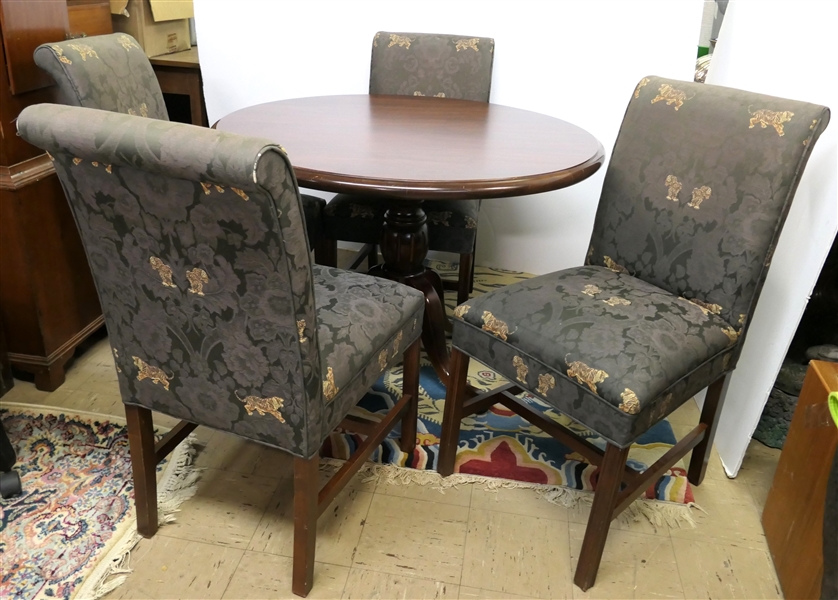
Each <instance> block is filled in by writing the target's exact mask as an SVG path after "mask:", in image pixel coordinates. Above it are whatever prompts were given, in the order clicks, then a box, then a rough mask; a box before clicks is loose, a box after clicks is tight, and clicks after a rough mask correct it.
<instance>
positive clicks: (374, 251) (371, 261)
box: [367, 244, 378, 269]
mask: <svg viewBox="0 0 838 600" xmlns="http://www.w3.org/2000/svg"><path fill="white" fill-rule="evenodd" d="M377 264H378V244H370V253H369V254H368V255H367V266H368V267H369V268H370V269H372V268H373V267H374V266H375V265H377Z"/></svg>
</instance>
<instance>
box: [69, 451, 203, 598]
mask: <svg viewBox="0 0 838 600" xmlns="http://www.w3.org/2000/svg"><path fill="white" fill-rule="evenodd" d="M195 442H196V438H195V436H194V435H190V436H188V437H187V438H186V439H184V440H183V442H181V443H180V444H179V445H178V446H177V448H175V449H174V450H173V451H172V454H170V455H169V463H168V464H167V465H166V468H165V470H164V471H163V476H162V477H161V478H160V480H159V481H158V482H157V515H158V523H159V524H160V525H165V524H166V523H171V522H172V521H174V520H175V516H174V513H176V512H179V511H180V505H181V504H183V502H185V501H186V500H188V499H189V498H191V497H192V496H194V495H195V493H196V492H197V491H198V487H197V483H198V479H199V478H200V475H201V470H200V469H197V468H196V467H195V466H194V465H193V464H192V460H193V458H194V456H195ZM136 526H137V521H136V518H134V519H131V520H130V521H129V522H128V523H126V534H125V535H124V536H123V538H122V539H121V540H120V541H118V542H117V543H116V545H114V546H113V547H112V548H111V549H110V550H109V551H108V553H107V554H106V555H105V557H104V558H102V560H101V561H100V562H99V565H98V566H97V567H96V569H95V570H94V571H93V572H92V573H91V574H90V575H89V576H88V577H87V578H86V579H85V581H84V583H83V584H82V587H81V589H79V590H78V591H77V592H76V593H75V594H74V596H73V597H74V599H76V600H98V599H99V598H101V597H103V596H105V595H106V594H109V593H110V592H112V591H113V590H115V589H116V588H118V587H119V586H121V585H122V584H123V583H125V581H126V579H128V575H129V574H130V573H131V572H132V569H131V551H132V550H133V549H134V548H135V547H136V546H137V544H138V543H139V542H140V540H141V539H143V538H142V536H141V535H140V534H138V533H137V532H136Z"/></svg>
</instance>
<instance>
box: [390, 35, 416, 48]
mask: <svg viewBox="0 0 838 600" xmlns="http://www.w3.org/2000/svg"><path fill="white" fill-rule="evenodd" d="M410 42H411V39H410V38H409V37H407V36H406V35H396V34H395V33H391V34H390V43H389V44H387V47H388V48H392V47H393V46H399V47H400V48H405V49H410Z"/></svg>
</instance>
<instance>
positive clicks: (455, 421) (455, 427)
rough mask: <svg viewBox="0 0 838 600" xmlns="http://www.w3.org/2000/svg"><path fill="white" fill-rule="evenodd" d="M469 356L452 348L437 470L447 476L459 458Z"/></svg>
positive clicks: (452, 470)
mask: <svg viewBox="0 0 838 600" xmlns="http://www.w3.org/2000/svg"><path fill="white" fill-rule="evenodd" d="M468 362H469V357H468V355H467V354H464V353H462V352H460V351H459V350H457V349H456V348H452V349H451V363H450V368H451V376H450V379H449V381H448V391H447V393H446V394H445V409H444V413H443V416H442V438H441V439H440V442H439V458H438V459H437V468H436V470H437V472H438V473H439V474H440V475H442V476H443V477H447V476H448V475H451V474H452V473H453V472H454V463H455V461H456V458H457V446H458V445H459V443H460V419H461V418H462V413H463V410H462V407H463V402H464V401H465V394H466V384H467V382H468Z"/></svg>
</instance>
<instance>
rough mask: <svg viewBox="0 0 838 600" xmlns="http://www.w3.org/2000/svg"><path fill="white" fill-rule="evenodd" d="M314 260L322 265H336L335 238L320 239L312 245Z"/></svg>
mask: <svg viewBox="0 0 838 600" xmlns="http://www.w3.org/2000/svg"><path fill="white" fill-rule="evenodd" d="M314 262H316V263H317V264H318V265H323V266H324V267H337V266H338V242H337V240H328V239H322V240H320V241H319V242H317V244H316V245H315V246H314Z"/></svg>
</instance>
